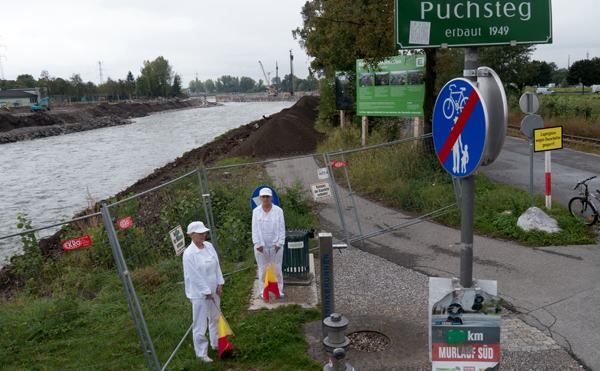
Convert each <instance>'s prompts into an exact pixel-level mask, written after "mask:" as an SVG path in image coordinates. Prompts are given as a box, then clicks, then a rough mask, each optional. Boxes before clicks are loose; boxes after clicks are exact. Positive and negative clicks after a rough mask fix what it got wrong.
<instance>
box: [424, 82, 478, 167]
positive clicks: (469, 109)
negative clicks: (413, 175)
mask: <svg viewBox="0 0 600 371" xmlns="http://www.w3.org/2000/svg"><path fill="white" fill-rule="evenodd" d="M487 125H488V116H487V109H486V106H485V102H484V101H483V99H482V97H481V93H480V92H479V90H478V89H477V88H476V87H475V86H474V85H473V84H472V83H471V82H470V81H469V80H467V79H463V78H458V79H454V80H452V81H450V82H449V83H447V84H446V86H444V88H443V89H442V91H441V92H440V94H439V96H438V98H437V101H436V103H435V108H434V111H433V122H432V126H433V127H432V130H433V143H434V145H435V151H436V153H437V155H438V158H439V160H440V162H441V163H442V165H443V166H444V168H445V169H446V170H447V171H448V172H449V173H450V174H452V175H454V176H456V177H459V178H462V177H466V176H468V175H470V174H471V173H472V172H473V171H475V170H476V169H477V168H478V167H479V164H481V160H482V157H483V153H484V150H485V142H486V135H487V131H488V130H487Z"/></svg>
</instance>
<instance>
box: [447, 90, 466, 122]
mask: <svg viewBox="0 0 600 371" xmlns="http://www.w3.org/2000/svg"><path fill="white" fill-rule="evenodd" d="M455 89H456V85H454V84H452V85H450V97H448V98H446V100H445V101H444V104H443V105H442V111H443V112H444V117H446V118H447V119H451V118H452V117H453V116H454V113H455V112H456V113H458V114H460V112H461V111H462V109H463V108H464V107H465V105H466V104H467V100H468V97H465V90H466V89H467V88H460V91H457V90H455Z"/></svg>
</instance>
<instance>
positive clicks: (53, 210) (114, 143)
mask: <svg viewBox="0 0 600 371" xmlns="http://www.w3.org/2000/svg"><path fill="white" fill-rule="evenodd" d="M293 103H294V102H251V103H225V104H224V105H223V106H219V107H212V108H195V109H188V110H181V111H174V112H165V113H161V114H155V115H152V116H147V117H141V118H136V119H135V120H134V121H135V122H134V123H133V124H131V125H123V126H116V127H110V128H103V129H97V130H91V131H85V132H80V133H74V134H68V135H61V136H54V137H47V138H41V139H35V140H31V141H22V142H15V143H8V144H2V145H0V158H1V161H0V174H1V179H0V187H1V189H2V191H1V192H0V210H1V213H0V236H6V235H9V234H13V233H17V232H19V230H18V229H17V223H18V220H17V217H18V215H19V214H20V213H25V214H28V216H27V218H28V219H29V220H31V221H32V226H33V227H35V228H38V227H42V226H45V225H51V224H55V223H58V222H60V221H61V219H66V220H68V219H70V218H72V217H73V215H74V214H75V213H76V212H79V211H81V210H83V209H85V208H87V199H88V193H89V195H90V196H91V197H92V198H93V199H94V200H101V199H105V198H107V197H110V196H112V195H115V194H117V193H119V192H120V191H122V190H124V189H126V188H127V187H129V186H130V185H132V184H133V183H135V182H136V181H137V180H138V179H141V178H144V177H146V176H147V175H149V174H150V173H152V172H153V171H154V169H156V168H159V167H162V166H164V165H165V164H167V163H169V162H171V161H173V160H174V159H175V158H177V157H180V156H181V155H183V153H184V152H186V151H189V150H191V149H194V148H197V147H200V146H202V145H203V144H206V143H209V142H211V141H212V140H213V139H215V138H216V137H217V136H219V135H221V134H223V133H226V132H227V131H229V130H231V129H235V128H238V127H240V126H241V125H245V124H248V123H250V122H252V121H254V120H258V119H260V118H262V116H263V115H264V116H269V115H271V114H274V113H277V112H279V111H281V110H282V109H284V108H288V107H291V106H292V104H293ZM1 242H2V241H1V240H0V265H2V263H3V262H4V256H6V254H8V253H12V252H9V251H4V250H3V249H2V243H1Z"/></svg>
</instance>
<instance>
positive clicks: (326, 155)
mask: <svg viewBox="0 0 600 371" xmlns="http://www.w3.org/2000/svg"><path fill="white" fill-rule="evenodd" d="M340 151H341V149H340ZM323 157H324V158H325V164H326V165H327V172H328V174H329V180H330V183H331V190H332V192H333V197H334V199H335V203H336V205H337V209H338V213H339V214H340V221H341V223H342V228H343V229H344V237H345V238H346V244H347V245H348V247H350V236H349V235H348V227H347V226H346V221H345V219H344V212H343V210H342V205H341V203H340V196H339V194H338V190H337V184H336V183H335V177H334V175H333V169H332V168H331V166H329V163H330V162H331V157H330V154H329V153H324V154H323Z"/></svg>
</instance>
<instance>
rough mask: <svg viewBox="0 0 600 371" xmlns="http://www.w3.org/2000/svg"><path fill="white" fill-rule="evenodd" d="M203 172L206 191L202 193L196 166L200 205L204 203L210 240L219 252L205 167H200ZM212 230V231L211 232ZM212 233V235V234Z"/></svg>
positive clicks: (200, 178) (202, 189)
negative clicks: (200, 196)
mask: <svg viewBox="0 0 600 371" xmlns="http://www.w3.org/2000/svg"><path fill="white" fill-rule="evenodd" d="M202 170H203V172H204V183H205V184H206V193H204V187H203V186H202V176H201V175H200V167H198V182H199V183H200V193H201V194H202V205H204V214H205V216H206V223H207V224H208V225H210V226H211V228H210V231H209V232H210V242H211V243H212V244H213V246H214V247H215V250H216V251H217V253H219V245H218V244H217V231H216V230H215V219H214V217H213V212H212V205H211V203H210V191H209V189H208V178H207V176H206V167H204V166H203V167H202ZM206 199H208V207H207V205H206ZM213 230H214V232H213ZM213 233H214V235H213Z"/></svg>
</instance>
